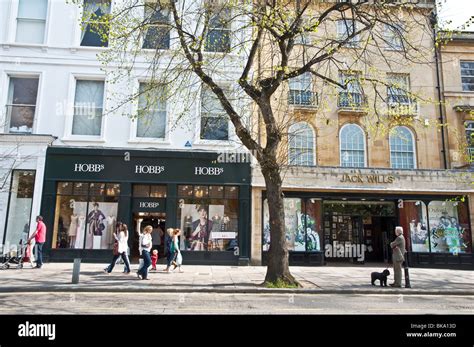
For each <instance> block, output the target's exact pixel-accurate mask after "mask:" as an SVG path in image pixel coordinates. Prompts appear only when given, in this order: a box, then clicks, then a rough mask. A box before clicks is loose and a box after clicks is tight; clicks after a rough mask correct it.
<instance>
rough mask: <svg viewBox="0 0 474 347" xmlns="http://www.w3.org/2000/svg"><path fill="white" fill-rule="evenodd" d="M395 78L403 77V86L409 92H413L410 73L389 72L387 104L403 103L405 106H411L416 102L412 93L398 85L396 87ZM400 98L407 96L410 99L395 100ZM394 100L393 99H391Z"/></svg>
mask: <svg viewBox="0 0 474 347" xmlns="http://www.w3.org/2000/svg"><path fill="white" fill-rule="evenodd" d="M395 78H403V79H404V82H405V85H404V86H402V87H405V88H406V90H407V92H408V93H411V80H410V74H406V73H388V74H387V80H388V85H387V104H388V105H397V106H399V105H403V106H410V105H413V104H414V103H415V102H414V101H413V100H412V99H411V98H410V95H409V94H407V92H405V91H403V89H400V88H398V87H394V83H397V82H394V79H395ZM392 91H401V92H400V93H392ZM394 96H395V97H397V98H400V97H405V98H406V99H407V100H408V101H407V102H399V101H397V102H395V101H393V100H394V99H395V98H394ZM391 100H392V101H391Z"/></svg>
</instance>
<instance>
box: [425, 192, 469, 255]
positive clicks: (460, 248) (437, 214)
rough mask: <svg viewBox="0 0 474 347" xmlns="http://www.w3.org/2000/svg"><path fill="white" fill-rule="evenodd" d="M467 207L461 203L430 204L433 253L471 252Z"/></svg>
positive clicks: (434, 202)
mask: <svg viewBox="0 0 474 347" xmlns="http://www.w3.org/2000/svg"><path fill="white" fill-rule="evenodd" d="M467 211H468V209H467V205H466V203H464V202H460V201H431V202H430V203H429V204H428V215H429V233H430V245H431V252H432V253H452V254H458V253H466V252H471V251H472V249H471V231H470V229H469V216H468V212H467Z"/></svg>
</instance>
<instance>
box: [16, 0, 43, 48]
mask: <svg viewBox="0 0 474 347" xmlns="http://www.w3.org/2000/svg"><path fill="white" fill-rule="evenodd" d="M14 1H15V2H14V4H15V5H14V6H13V7H16V13H15V16H14V17H13V20H14V21H15V24H14V25H11V26H10V28H14V30H12V36H13V39H12V42H15V44H19V45H37V46H45V45H47V42H48V24H49V14H50V5H51V1H49V0H45V1H46V13H45V18H44V20H42V19H37V18H34V19H32V18H22V20H26V21H32V22H33V21H35V22H43V21H44V31H43V42H41V43H36V42H18V41H17V30H18V20H19V12H20V1H21V0H14Z"/></svg>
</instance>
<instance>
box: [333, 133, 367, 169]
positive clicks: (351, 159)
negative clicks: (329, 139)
mask: <svg viewBox="0 0 474 347" xmlns="http://www.w3.org/2000/svg"><path fill="white" fill-rule="evenodd" d="M339 138H340V149H341V166H344V167H365V136H364V131H363V130H362V128H361V127H360V126H358V125H356V124H346V125H344V126H343V127H342V128H341V132H340V134H339Z"/></svg>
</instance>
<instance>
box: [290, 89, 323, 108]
mask: <svg viewBox="0 0 474 347" xmlns="http://www.w3.org/2000/svg"><path fill="white" fill-rule="evenodd" d="M288 104H289V105H294V106H303V107H316V106H318V93H314V92H311V91H307V90H291V89H290V91H289V92H288Z"/></svg>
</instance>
